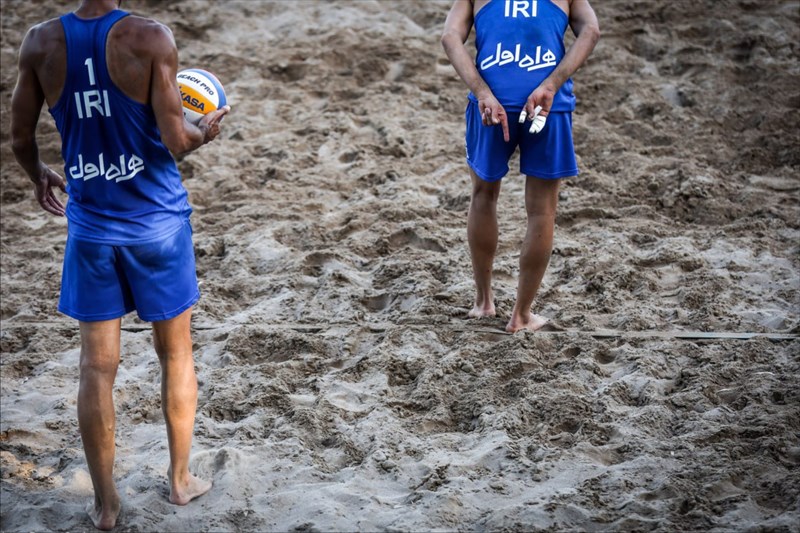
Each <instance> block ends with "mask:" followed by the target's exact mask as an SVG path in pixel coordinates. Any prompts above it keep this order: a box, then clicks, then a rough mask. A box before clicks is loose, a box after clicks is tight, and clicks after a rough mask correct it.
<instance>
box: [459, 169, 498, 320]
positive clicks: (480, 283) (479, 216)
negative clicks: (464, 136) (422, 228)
mask: <svg viewBox="0 0 800 533" xmlns="http://www.w3.org/2000/svg"><path fill="white" fill-rule="evenodd" d="M469 173H470V176H471V177H472V200H471V201H470V204H469V218H468V219H467V240H468V241H469V251H470V255H471V256H472V275H473V277H474V279H475V305H474V306H473V307H472V311H470V312H469V316H471V317H482V316H494V315H495V309H494V293H493V292H492V265H493V263H494V254H495V252H496V251H497V198H498V197H499V196H500V183H501V182H500V181H494V182H488V181H484V180H482V179H480V178H479V177H478V176H477V175H476V174H475V172H473V171H472V169H470V171H469Z"/></svg>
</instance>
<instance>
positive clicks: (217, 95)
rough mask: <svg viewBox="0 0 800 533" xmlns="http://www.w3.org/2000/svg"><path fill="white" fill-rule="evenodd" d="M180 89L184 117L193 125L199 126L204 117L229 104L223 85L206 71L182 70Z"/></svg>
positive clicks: (179, 80)
mask: <svg viewBox="0 0 800 533" xmlns="http://www.w3.org/2000/svg"><path fill="white" fill-rule="evenodd" d="M178 88H179V89H180V91H181V100H182V101H183V116H185V117H186V120H188V121H189V122H191V123H192V124H197V123H198V122H200V119H202V118H203V116H205V115H207V114H208V113H211V112H212V111H215V110H217V109H219V108H220V107H222V106H224V105H225V104H227V99H226V98H225V89H223V88H222V84H221V83H220V82H219V80H218V79H217V77H216V76H214V75H213V74H211V73H210V72H208V71H206V70H202V69H199V68H189V69H186V70H181V71H180V72H178Z"/></svg>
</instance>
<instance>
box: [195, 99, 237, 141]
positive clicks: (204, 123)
mask: <svg viewBox="0 0 800 533" xmlns="http://www.w3.org/2000/svg"><path fill="white" fill-rule="evenodd" d="M230 110H231V106H228V105H226V106H223V107H221V108H219V109H217V110H216V111H212V112H211V113H209V114H207V115H206V116H204V117H203V118H202V119H200V122H199V123H198V124H197V127H198V128H200V129H201V130H203V144H206V143H210V142H211V141H213V140H214V139H216V138H217V135H219V132H220V128H219V123H220V122H222V119H223V117H225V115H227V114H228V112H229V111H230Z"/></svg>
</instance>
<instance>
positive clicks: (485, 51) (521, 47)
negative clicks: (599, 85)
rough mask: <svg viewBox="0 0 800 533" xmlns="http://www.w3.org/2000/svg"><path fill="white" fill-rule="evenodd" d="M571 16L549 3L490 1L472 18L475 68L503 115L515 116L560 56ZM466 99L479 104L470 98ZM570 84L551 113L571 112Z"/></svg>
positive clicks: (543, 0) (561, 91) (542, 0)
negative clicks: (507, 113) (513, 113)
mask: <svg viewBox="0 0 800 533" xmlns="http://www.w3.org/2000/svg"><path fill="white" fill-rule="evenodd" d="M568 23H569V17H567V14H566V13H564V12H563V11H562V10H561V9H560V8H559V7H558V6H557V5H555V4H554V3H553V2H551V1H550V0H490V2H489V3H488V4H486V5H484V6H483V8H481V10H480V11H478V14H477V15H475V23H474V25H475V46H476V48H477V51H478V53H477V56H476V58H475V65H476V67H477V68H478V72H479V73H480V75H481V77H482V78H483V79H484V80H485V81H486V84H487V85H488V86H489V88H490V89H491V90H492V93H493V94H494V96H495V98H497V100H498V101H499V102H500V104H501V105H502V106H503V107H504V108H505V109H506V111H511V112H518V111H521V110H522V108H523V107H524V106H525V102H526V101H527V99H528V96H530V94H531V93H532V92H533V90H534V89H536V87H538V86H539V84H540V83H542V82H543V81H544V80H545V78H547V76H549V75H550V73H551V72H553V69H555V68H556V65H558V63H559V62H560V61H561V59H562V58H563V57H564V32H565V31H566V30H567V25H568ZM469 98H470V100H472V101H474V102H477V101H478V100H477V98H475V95H473V94H472V93H470V95H469ZM574 110H575V96H574V95H573V94H572V80H571V79H570V80H567V81H566V82H565V83H564V85H562V86H561V88H560V89H559V91H558V92H557V93H556V96H555V98H554V99H553V106H552V108H551V109H550V111H574Z"/></svg>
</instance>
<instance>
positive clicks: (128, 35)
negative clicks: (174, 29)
mask: <svg viewBox="0 0 800 533" xmlns="http://www.w3.org/2000/svg"><path fill="white" fill-rule="evenodd" d="M177 63H178V56H177V49H176V46H175V41H174V39H173V37H172V34H171V33H170V31H169V29H167V28H166V27H165V26H163V25H161V24H159V23H157V22H155V21H153V20H149V19H145V18H141V17H136V16H132V15H128V14H127V13H125V12H124V11H121V10H119V2H118V1H117V0H84V1H83V2H82V3H81V4H80V7H79V8H78V9H77V11H75V12H74V13H69V14H67V15H64V16H63V17H60V18H59V19H53V20H49V21H46V22H43V23H41V24H39V25H37V26H34V27H33V28H31V29H30V31H29V32H28V34H27V35H26V36H25V39H24V41H23V43H22V46H21V49H20V53H19V77H18V81H17V86H16V88H15V90H14V94H13V98H12V104H11V106H12V107H11V123H12V145H13V150H14V154H15V156H16V158H17V161H18V162H19V163H20V165H21V166H22V167H23V168H24V170H25V172H26V173H27V174H28V176H29V177H30V179H31V180H32V181H33V184H34V189H35V194H36V199H37V200H38V202H39V204H40V205H41V207H42V208H43V209H44V210H46V211H47V212H49V213H52V214H54V215H65V214H66V217H67V221H68V237H67V245H66V251H65V257H64V268H63V275H62V285H61V297H60V300H59V306H58V307H59V310H60V311H61V312H63V313H65V314H67V315H69V316H71V317H74V318H76V319H78V320H79V321H80V334H81V356H80V386H79V391H78V422H79V426H80V433H81V438H82V441H83V447H84V451H85V454H86V459H87V463H88V466H89V473H90V475H91V478H92V484H93V485H94V491H95V497H94V502H92V503H90V505H89V506H88V508H87V511H88V513H89V515H90V518H91V519H92V521H93V523H94V525H95V526H96V527H97V528H99V529H111V528H112V527H114V525H115V523H116V520H117V516H118V514H119V510H120V498H119V495H118V493H117V490H116V487H115V484H114V480H113V466H114V446H115V442H114V426H115V422H114V421H115V414H114V404H113V400H112V388H113V384H114V379H115V376H116V372H117V368H118V366H119V362H120V321H121V317H122V316H123V315H125V314H126V313H129V312H131V311H133V310H136V311H137V313H138V315H139V317H140V318H142V319H143V320H146V321H150V322H152V323H153V342H154V345H155V350H156V352H157V354H158V357H159V360H160V363H161V370H162V372H161V375H162V384H161V402H162V409H163V412H164V418H165V420H166V426H167V437H168V442H169V453H170V467H169V470H168V475H169V485H170V494H169V500H170V501H171V502H172V503H175V504H179V505H183V504H186V503H188V502H189V501H190V500H192V499H193V498H196V497H197V496H200V495H201V494H203V493H205V492H206V491H208V490H209V489H210V488H211V483H209V482H208V481H204V480H201V479H198V478H196V477H194V476H193V475H192V474H190V473H189V470H188V462H189V453H190V449H191V441H192V431H193V427H194V417H195V410H196V404H197V379H196V377H195V374H194V362H193V357H192V340H191V335H190V317H191V310H192V305H193V304H194V303H195V302H196V300H197V298H198V297H199V292H198V286H197V279H196V276H195V262H194V252H193V247H192V230H191V226H190V225H189V214H190V212H191V208H190V207H189V203H188V201H187V194H186V190H185V189H184V188H183V185H182V184H181V178H180V175H179V174H178V169H177V166H176V164H175V160H174V159H173V156H172V154H181V153H186V152H189V151H191V150H194V149H196V148H198V147H200V146H201V145H203V144H205V143H207V142H209V141H212V140H213V139H214V138H215V137H217V135H218V134H219V131H220V130H219V121H220V120H221V118H222V117H223V116H224V115H225V114H226V113H227V111H228V108H227V107H225V108H222V109H220V110H217V111H215V112H213V113H211V114H209V115H207V116H206V117H205V118H204V119H203V120H202V121H200V122H199V124H198V125H197V126H195V125H193V124H190V123H189V122H187V121H186V120H185V119H184V116H183V111H182V106H181V99H180V95H179V92H178V87H177V83H176V74H177ZM44 102H47V105H48V106H49V110H50V113H51V114H52V115H53V117H54V119H55V122H56V126H57V128H58V131H59V133H60V134H61V140H62V155H63V158H64V161H65V174H66V179H64V178H62V177H61V176H60V175H59V174H58V173H56V172H55V171H53V170H51V169H50V168H48V167H47V166H46V165H45V164H44V163H43V162H42V161H41V160H40V159H39V152H38V146H37V143H36V138H35V133H36V125H37V122H38V120H39V115H40V112H41V108H42V105H43V103H44ZM170 152H172V154H171V153H170ZM56 189H61V190H65V191H66V192H67V193H68V195H69V202H68V203H67V205H66V208H65V207H64V204H63V203H62V201H61V200H60V199H59V193H58V191H57V190H56Z"/></svg>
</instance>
